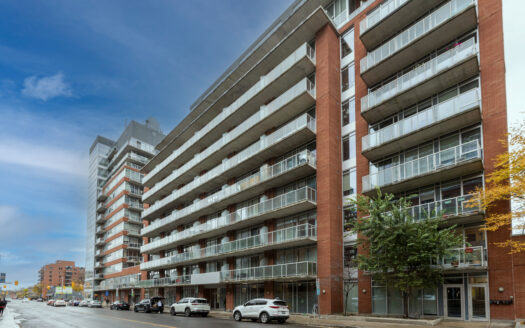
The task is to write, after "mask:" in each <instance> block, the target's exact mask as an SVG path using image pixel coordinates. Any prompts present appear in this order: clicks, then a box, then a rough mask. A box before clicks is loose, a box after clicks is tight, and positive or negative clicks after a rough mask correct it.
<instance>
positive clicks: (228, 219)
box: [141, 187, 317, 242]
mask: <svg viewBox="0 0 525 328" xmlns="http://www.w3.org/2000/svg"><path fill="white" fill-rule="evenodd" d="M304 201H310V202H316V201H317V194H316V190H315V189H313V188H310V187H303V188H300V189H297V190H293V191H290V192H288V193H286V194H283V195H279V196H276V197H274V198H271V199H268V200H265V201H262V202H260V203H258V204H254V205H251V206H248V207H243V208H241V209H238V210H237V211H235V212H233V213H229V214H227V215H226V216H223V217H221V218H220V220H219V222H218V223H217V227H213V226H212V227H213V228H210V229H218V228H220V227H222V226H225V225H230V224H234V223H237V222H240V221H244V220H248V219H251V218H255V217H257V216H259V215H263V214H265V213H268V212H272V211H275V210H279V209H281V208H284V207H287V206H291V205H293V204H297V203H300V202H304ZM179 213H180V211H179V212H175V213H173V214H171V215H170V216H168V217H166V218H163V219H160V220H157V221H155V222H153V223H152V224H150V225H149V226H147V227H145V228H143V229H142V230H141V233H142V235H145V234H148V233H150V232H153V231H155V230H156V229H159V228H160V227H162V226H164V225H166V224H168V223H171V222H175V221H177V220H178V219H179V218H180V216H181V215H182V214H179ZM174 241H176V240H172V241H171V242H174Z"/></svg>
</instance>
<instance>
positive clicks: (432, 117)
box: [362, 89, 481, 151]
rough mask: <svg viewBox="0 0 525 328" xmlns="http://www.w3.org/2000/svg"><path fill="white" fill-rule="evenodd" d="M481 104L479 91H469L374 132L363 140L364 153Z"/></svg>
mask: <svg viewBox="0 0 525 328" xmlns="http://www.w3.org/2000/svg"><path fill="white" fill-rule="evenodd" d="M480 103H481V99H480V93H479V89H473V90H469V91H467V92H465V93H462V94H460V95H458V96H456V97H454V98H452V99H449V100H447V101H444V102H442V103H439V104H436V105H434V106H432V107H430V108H428V109H426V110H424V111H421V112H419V113H417V114H415V115H412V116H410V117H408V118H406V119H404V120H401V121H399V122H397V123H394V124H392V125H389V126H387V127H385V128H383V129H380V130H378V131H375V132H372V133H370V134H368V135H366V136H364V137H363V138H362V143H363V151H367V150H369V149H371V148H374V147H378V146H380V145H382V144H385V143H388V142H391V141H393V140H395V139H397V138H400V137H402V136H405V135H408V134H410V133H412V132H415V131H417V130H419V129H422V128H426V127H429V126H431V125H434V124H436V123H438V122H440V121H443V120H445V119H447V118H449V117H452V116H455V115H457V114H460V113H462V112H466V111H469V110H470V109H472V108H475V107H479V106H480Z"/></svg>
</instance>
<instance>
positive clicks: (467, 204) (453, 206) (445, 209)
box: [409, 194, 482, 220]
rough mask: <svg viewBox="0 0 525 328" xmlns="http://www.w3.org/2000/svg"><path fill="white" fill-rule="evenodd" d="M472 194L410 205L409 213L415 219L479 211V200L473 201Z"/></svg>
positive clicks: (444, 216)
mask: <svg viewBox="0 0 525 328" xmlns="http://www.w3.org/2000/svg"><path fill="white" fill-rule="evenodd" d="M474 197H475V196H474V195H470V194H469V195H464V196H458V197H453V198H446V199H443V200H440V201H437V202H432V203H427V204H422V205H415V206H412V207H410V210H409V211H410V215H411V216H412V217H413V218H414V219H416V220H424V219H430V218H434V217H436V216H437V215H443V218H444V219H447V218H450V217H456V216H464V215H470V214H475V213H480V212H481V211H482V210H481V202H479V201H478V202H473V201H472V199H474Z"/></svg>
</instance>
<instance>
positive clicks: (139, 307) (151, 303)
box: [133, 296, 164, 313]
mask: <svg viewBox="0 0 525 328" xmlns="http://www.w3.org/2000/svg"><path fill="white" fill-rule="evenodd" d="M159 301H160V302H161V306H159V305H158V303H159ZM133 311H135V312H139V311H144V312H146V313H150V312H158V313H162V312H164V297H159V296H154V297H152V298H147V299H144V300H142V301H140V302H139V303H137V304H135V306H134V307H133Z"/></svg>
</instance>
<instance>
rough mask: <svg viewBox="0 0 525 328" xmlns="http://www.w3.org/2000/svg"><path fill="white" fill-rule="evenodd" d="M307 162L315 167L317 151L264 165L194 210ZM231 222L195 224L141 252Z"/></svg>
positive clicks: (148, 246) (153, 224)
mask: <svg viewBox="0 0 525 328" xmlns="http://www.w3.org/2000/svg"><path fill="white" fill-rule="evenodd" d="M305 164H309V165H312V166H314V167H315V153H313V152H310V151H308V150H304V151H302V152H300V153H298V154H295V155H292V156H290V157H288V158H285V159H283V160H282V161H280V162H278V163H276V164H274V165H271V166H268V165H264V166H262V167H261V168H260V169H259V171H258V172H257V173H254V174H252V175H250V176H248V177H246V178H244V179H242V180H240V181H238V182H236V183H234V184H233V185H230V186H228V187H226V188H224V189H222V190H220V191H218V192H216V193H215V194H213V195H210V196H208V197H206V198H204V199H202V200H200V201H198V204H193V205H192V206H194V208H193V212H195V211H198V210H201V209H203V208H206V207H207V206H210V205H211V204H215V203H217V202H219V201H222V200H224V199H226V198H228V197H231V196H233V195H235V194H239V193H241V192H243V191H245V190H247V189H248V188H251V187H253V186H255V185H258V184H261V183H263V182H264V181H267V180H270V179H273V178H275V177H277V176H280V175H281V174H284V173H286V172H288V171H291V170H293V169H295V168H297V167H299V166H301V165H305ZM221 219H222V218H221ZM165 223H166V222H163V223H160V222H159V223H158V224H157V222H154V223H152V224H151V225H150V226H148V227H145V228H143V229H142V233H147V232H151V231H152V230H154V229H156V228H158V227H160V226H162V225H163V224H165ZM231 223H232V221H231V220H228V219H226V217H224V219H222V220H219V221H217V222H216V224H209V223H203V224H199V225H195V226H193V227H191V228H190V229H186V230H183V231H181V232H177V233H175V234H172V235H170V236H168V237H165V238H163V239H159V240H156V241H154V242H152V243H149V244H146V245H144V246H142V248H141V252H146V251H150V250H152V249H155V248H158V247H162V246H165V245H169V244H171V243H173V242H176V241H179V240H182V239H185V238H188V237H192V236H195V235H197V234H201V233H204V232H208V231H212V230H215V229H218V228H221V227H223V226H226V225H230V224H231Z"/></svg>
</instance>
